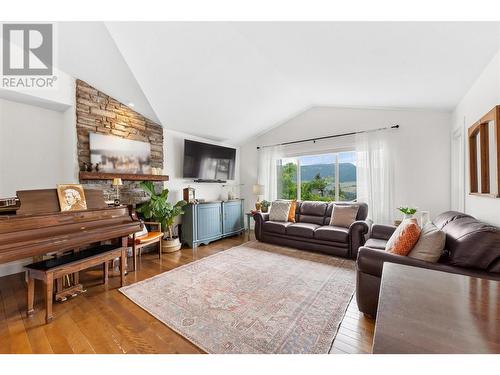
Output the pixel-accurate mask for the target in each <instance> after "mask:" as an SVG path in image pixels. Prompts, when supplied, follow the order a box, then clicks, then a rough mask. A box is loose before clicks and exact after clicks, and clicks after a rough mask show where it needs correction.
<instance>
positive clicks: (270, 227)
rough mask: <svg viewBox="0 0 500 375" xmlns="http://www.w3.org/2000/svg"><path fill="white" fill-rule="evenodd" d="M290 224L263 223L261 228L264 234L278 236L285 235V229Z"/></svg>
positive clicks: (277, 222) (279, 222)
mask: <svg viewBox="0 0 500 375" xmlns="http://www.w3.org/2000/svg"><path fill="white" fill-rule="evenodd" d="M290 224H292V223H290V222H288V221H285V222H281V221H265V222H264V224H263V226H262V228H263V229H264V232H269V233H279V234H285V233H286V227H288V226H289V225H290Z"/></svg>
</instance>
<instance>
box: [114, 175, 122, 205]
mask: <svg viewBox="0 0 500 375" xmlns="http://www.w3.org/2000/svg"><path fill="white" fill-rule="evenodd" d="M112 185H113V186H115V187H116V199H115V205H119V204H120V190H119V187H120V186H122V185H123V181H122V179H121V178H113V183H112Z"/></svg>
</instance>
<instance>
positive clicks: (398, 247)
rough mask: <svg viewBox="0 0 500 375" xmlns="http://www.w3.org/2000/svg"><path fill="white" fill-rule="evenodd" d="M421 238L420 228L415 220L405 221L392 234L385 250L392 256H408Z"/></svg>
mask: <svg viewBox="0 0 500 375" xmlns="http://www.w3.org/2000/svg"><path fill="white" fill-rule="evenodd" d="M419 237H420V227H419V226H418V224H417V220H415V219H406V220H403V222H402V223H401V224H399V226H398V227H397V229H396V230H395V231H394V233H393V234H392V236H391V238H389V241H387V245H386V247H385V250H386V251H388V252H389V253H392V254H397V255H403V256H406V255H408V253H409V252H410V251H411V250H412V249H413V247H414V246H415V244H416V243H417V241H418V239H419Z"/></svg>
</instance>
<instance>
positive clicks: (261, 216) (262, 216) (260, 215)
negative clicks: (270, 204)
mask: <svg viewBox="0 0 500 375" xmlns="http://www.w3.org/2000/svg"><path fill="white" fill-rule="evenodd" d="M253 219H254V220H255V221H269V213H268V212H265V213H264V212H256V213H255V214H253Z"/></svg>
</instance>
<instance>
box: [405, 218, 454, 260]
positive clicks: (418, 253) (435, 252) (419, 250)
mask: <svg viewBox="0 0 500 375" xmlns="http://www.w3.org/2000/svg"><path fill="white" fill-rule="evenodd" d="M445 241H446V234H445V233H444V232H443V231H442V230H439V229H438V228H437V227H436V226H435V225H434V224H432V223H427V224H425V225H424V227H423V228H422V232H421V233H420V238H419V239H418V241H417V243H416V244H415V246H414V247H413V249H412V250H411V251H410V253H409V254H408V256H409V257H411V258H416V259H420V260H425V261H426V262H432V263H436V262H437V261H438V260H439V258H441V254H442V253H443V250H444V243H445Z"/></svg>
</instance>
